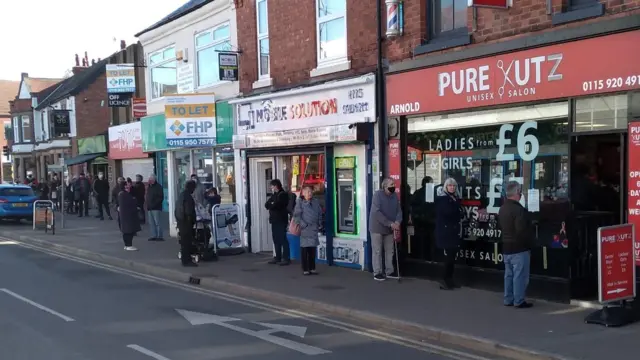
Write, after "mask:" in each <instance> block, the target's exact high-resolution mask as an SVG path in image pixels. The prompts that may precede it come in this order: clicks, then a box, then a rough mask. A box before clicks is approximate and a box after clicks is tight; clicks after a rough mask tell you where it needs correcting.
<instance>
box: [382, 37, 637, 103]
mask: <svg viewBox="0 0 640 360" xmlns="http://www.w3.org/2000/svg"><path fill="white" fill-rule="evenodd" d="M630 44H640V31H632V32H626V33H621V34H614V35H608V36H603V37H599V38H593V39H588V40H581V41H573V42H569V43H564V44H558V45H552V46H547V47H542V48H537V49H532V50H525V51H518V52H514V53H509V54H504V55H499V56H492V57H488V58H483V59H478V60H471V61H465V62H460V63H456V64H451V65H445V66H438V67H433V68H427V69H421V70H415V71H409V72H404V73H398V74H393V75H389V76H387V79H386V81H387V104H388V111H389V114H390V115H409V114H424V113H431V112H438V111H449V110H458V109H468V108H473V107H480V106H493V105H501V104H514V103H520V102H527V101H538V100H549V99H559V98H567V97H572V96H582V95H590V94H602V93H608V92H615V91H625V90H631V89H640V65H638V47H637V46H631V45H630Z"/></svg>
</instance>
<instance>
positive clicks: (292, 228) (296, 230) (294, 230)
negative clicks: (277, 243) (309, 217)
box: [289, 219, 302, 236]
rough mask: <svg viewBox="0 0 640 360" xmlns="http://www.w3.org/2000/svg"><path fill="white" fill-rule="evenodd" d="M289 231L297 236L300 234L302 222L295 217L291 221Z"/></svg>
mask: <svg viewBox="0 0 640 360" xmlns="http://www.w3.org/2000/svg"><path fill="white" fill-rule="evenodd" d="M289 233H290V234H291V235H295V236H300V234H301V233H302V229H301V228H300V224H298V223H297V222H295V221H294V220H293V219H292V220H291V221H290V222H289Z"/></svg>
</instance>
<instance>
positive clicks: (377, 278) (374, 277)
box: [373, 274, 387, 281]
mask: <svg viewBox="0 0 640 360" xmlns="http://www.w3.org/2000/svg"><path fill="white" fill-rule="evenodd" d="M386 279H387V278H385V277H384V275H382V274H375V275H373V280H375V281H385V280H386Z"/></svg>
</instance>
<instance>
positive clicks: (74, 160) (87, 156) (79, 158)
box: [64, 153, 107, 166]
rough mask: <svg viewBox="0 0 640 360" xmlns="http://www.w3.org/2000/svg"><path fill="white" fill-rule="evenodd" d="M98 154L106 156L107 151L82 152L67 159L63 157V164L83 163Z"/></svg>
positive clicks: (96, 156) (98, 155)
mask: <svg viewBox="0 0 640 360" xmlns="http://www.w3.org/2000/svg"><path fill="white" fill-rule="evenodd" d="M100 156H107V153H96V154H83V155H78V156H76V157H72V158H69V159H64V164H65V165H66V166H73V165H79V164H84V163H86V162H88V161H91V160H93V159H95V158H98V157H100Z"/></svg>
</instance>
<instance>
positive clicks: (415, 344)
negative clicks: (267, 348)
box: [17, 241, 493, 360]
mask: <svg viewBox="0 0 640 360" xmlns="http://www.w3.org/2000/svg"><path fill="white" fill-rule="evenodd" d="M17 243H18V246H21V247H24V248H28V249H32V250H35V251H39V252H42V253H46V254H50V255H53V256H57V257H60V258H63V259H67V260H71V261H75V262H77V263H81V264H85V265H89V266H92V267H95V268H99V269H104V270H107V271H111V272H114V273H117V274H123V275H127V276H131V277H133V278H136V279H140V280H144V281H149V282H152V283H155V284H159V285H164V286H168V287H172V288H174V289H181V290H184V291H189V292H191V293H195V294H200V295H204V296H208V297H212V298H216V299H221V300H225V301H229V302H232V303H236V304H242V305H245V306H249V307H252V308H254V309H261V310H265V311H271V312H273V313H276V314H280V315H284V316H287V317H291V318H297V319H303V320H306V321H308V322H311V323H315V324H320V325H324V326H328V327H330V328H333V329H339V330H343V331H348V332H350V333H353V334H356V335H360V336H364V337H368V338H371V339H375V340H378V341H383V342H388V343H392V344H396V345H400V346H404V347H407V348H411V349H415V350H419V351H424V352H427V353H431V354H437V355H442V356H446V357H448V358H451V359H456V360H493V359H492V358H488V357H485V356H481V355H476V354H472V353H469V352H466V351H463V350H456V349H452V348H449V347H446V345H445V346H441V345H436V344H433V343H431V342H429V341H428V340H414V339H411V338H407V337H404V336H402V335H397V334H394V333H392V332H387V331H380V330H371V329H368V328H365V327H362V326H358V325H355V324H350V323H346V322H343V321H339V320H335V319H330V318H327V317H324V316H320V315H312V314H309V313H306V312H302V311H297V310H291V309H286V308H283V307H278V306H275V305H269V304H265V303H264V302H260V301H255V300H251V299H247V298H243V297H240V296H236V295H231V294H226V293H223V292H218V291H214V290H208V289H203V288H198V287H197V286H194V285H190V284H185V283H182V282H178V281H173V280H167V279H163V278H160V277H157V276H153V275H147V274H143V273H140V272H136V271H133V270H129V269H124V268H120V267H117V266H113V265H108V264H104V263H100V262H97V261H93V260H89V259H84V258H81V257H78V256H74V255H70V254H67V253H64V252H60V251H56V250H51V249H47V248H44V247H41V246H37V245H32V244H28V243H24V242H19V241H17Z"/></svg>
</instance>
